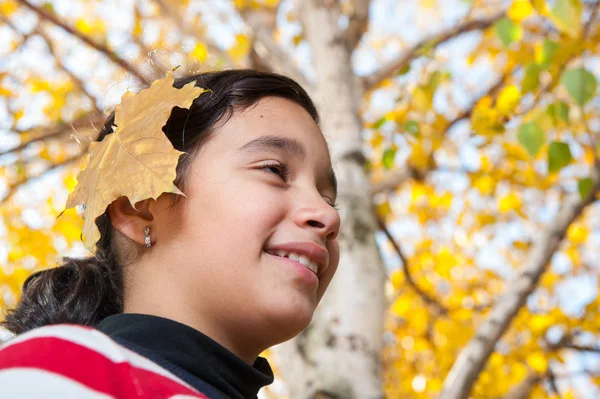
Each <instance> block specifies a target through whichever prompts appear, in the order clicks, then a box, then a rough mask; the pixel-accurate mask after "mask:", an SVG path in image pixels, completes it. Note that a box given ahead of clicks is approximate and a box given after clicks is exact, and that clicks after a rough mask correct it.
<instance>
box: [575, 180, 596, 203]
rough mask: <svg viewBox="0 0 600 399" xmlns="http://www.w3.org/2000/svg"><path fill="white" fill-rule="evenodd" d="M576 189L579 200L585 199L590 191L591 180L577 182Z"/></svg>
mask: <svg viewBox="0 0 600 399" xmlns="http://www.w3.org/2000/svg"><path fill="white" fill-rule="evenodd" d="M577 188H579V195H581V199H582V200H583V199H585V197H587V195H588V194H589V192H590V190H591V189H592V179H590V178H589V177H586V178H585V179H581V180H579V182H578V183H577Z"/></svg>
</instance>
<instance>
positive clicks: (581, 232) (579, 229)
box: [567, 224, 590, 244]
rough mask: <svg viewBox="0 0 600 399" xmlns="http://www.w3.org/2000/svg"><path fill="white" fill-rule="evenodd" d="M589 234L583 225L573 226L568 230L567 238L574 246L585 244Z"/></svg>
mask: <svg viewBox="0 0 600 399" xmlns="http://www.w3.org/2000/svg"><path fill="white" fill-rule="evenodd" d="M589 234H590V231H589V230H588V228H587V227H585V226H582V225H575V224H572V225H570V226H569V228H568V230H567V238H568V239H569V241H571V242H572V243H573V244H583V243H584V242H586V241H587V238H588V236H589Z"/></svg>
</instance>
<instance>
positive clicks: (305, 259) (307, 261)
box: [298, 255, 310, 266]
mask: <svg viewBox="0 0 600 399" xmlns="http://www.w3.org/2000/svg"><path fill="white" fill-rule="evenodd" d="M298 262H299V263H302V264H303V265H304V266H308V265H310V259H308V256H304V255H302V256H300V257H299V258H298Z"/></svg>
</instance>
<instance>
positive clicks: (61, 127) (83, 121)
mask: <svg viewBox="0 0 600 399" xmlns="http://www.w3.org/2000/svg"><path fill="white" fill-rule="evenodd" d="M103 119H104V117H103V115H102V114H97V115H87V116H84V117H82V118H79V119H76V120H74V121H72V122H68V123H60V124H56V125H55V126H51V127H48V128H38V129H33V130H28V131H27V132H29V133H32V132H33V131H36V130H39V132H38V135H37V136H36V137H34V138H33V139H30V140H28V141H26V142H24V143H21V144H19V145H18V146H16V147H14V148H11V149H9V150H6V151H4V152H0V157H2V156H4V155H8V154H16V153H18V152H20V151H22V150H23V149H25V148H26V147H27V146H29V145H30V144H32V143H35V142H37V141H44V140H49V139H54V138H58V137H60V136H63V135H66V134H67V133H70V132H72V131H73V130H77V129H79V128H86V127H89V126H93V125H95V124H101V123H102V122H103ZM21 133H23V132H21Z"/></svg>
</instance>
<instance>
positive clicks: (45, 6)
mask: <svg viewBox="0 0 600 399" xmlns="http://www.w3.org/2000/svg"><path fill="white" fill-rule="evenodd" d="M42 9H43V10H45V11H48V12H49V13H51V14H54V5H53V4H52V3H50V2H45V3H44V4H42Z"/></svg>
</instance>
